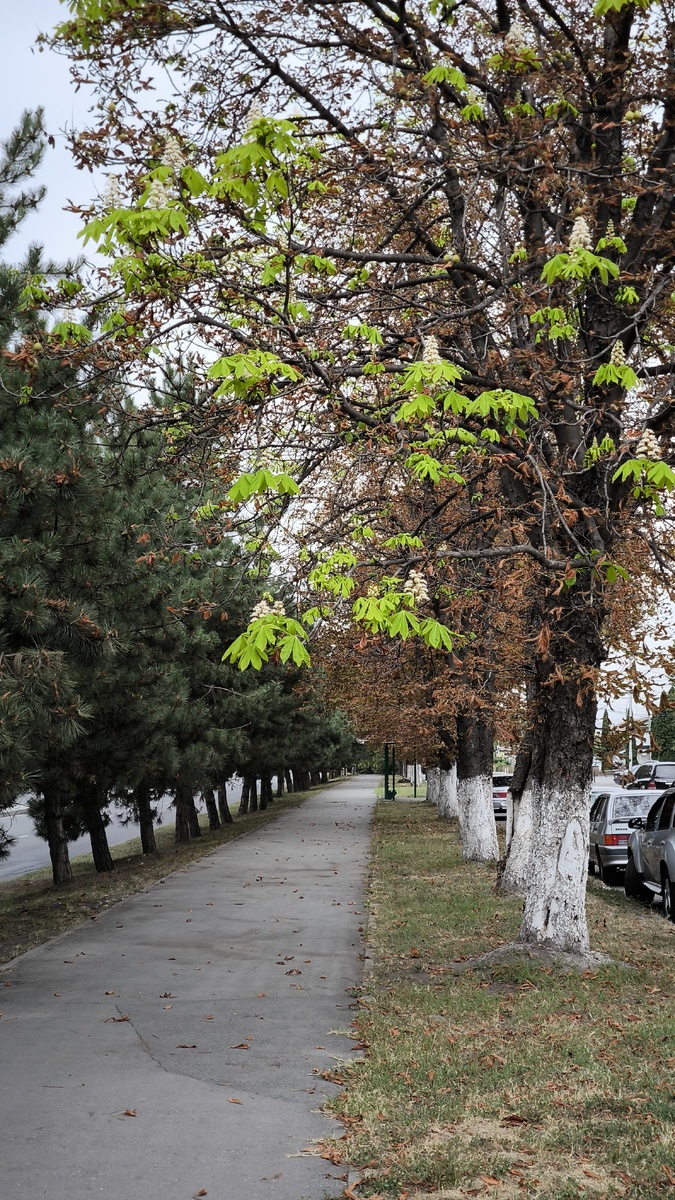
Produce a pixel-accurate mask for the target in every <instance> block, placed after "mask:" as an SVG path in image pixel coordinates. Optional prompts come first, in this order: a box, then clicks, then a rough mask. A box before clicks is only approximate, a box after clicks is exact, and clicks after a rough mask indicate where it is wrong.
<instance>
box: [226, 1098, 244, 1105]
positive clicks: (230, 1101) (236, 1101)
mask: <svg viewBox="0 0 675 1200" xmlns="http://www.w3.org/2000/svg"><path fill="white" fill-rule="evenodd" d="M227 1103H228V1104H243V1103H244V1101H243V1100H237V1099H235V1097H234V1096H230V1097H229V1098H228V1101H227Z"/></svg>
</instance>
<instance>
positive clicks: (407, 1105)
mask: <svg viewBox="0 0 675 1200" xmlns="http://www.w3.org/2000/svg"><path fill="white" fill-rule="evenodd" d="M494 878H495V874H494V869H491V868H489V867H484V866H482V865H479V864H466V863H462V861H461V858H460V854H459V848H458V843H457V837H456V830H455V827H454V824H453V825H450V826H448V824H446V823H441V822H439V821H438V819H437V817H436V816H435V814H434V812H433V811H432V810H431V809H430V808H429V807H427V806H426V805H403V804H402V805H396V804H380V805H379V806H378V809H377V814H376V821H375V837H374V847H373V862H372V878H371V884H370V890H369V908H370V913H371V920H370V923H369V937H370V941H371V945H372V947H373V950H372V951H371V953H373V952H374V955H375V960H376V966H375V968H374V971H373V972H372V974H370V975H369V977H368V978H367V981H366V983H365V986H364V989H363V993H364V994H363V995H362V997H361V1003H360V1007H359V1009H358V1015H357V1017H356V1019H355V1021H354V1022H353V1025H354V1029H355V1035H356V1036H357V1037H358V1040H359V1041H360V1042H362V1043H365V1044H366V1045H367V1047H368V1050H367V1053H366V1056H365V1058H364V1059H363V1061H361V1062H358V1063H351V1064H342V1065H341V1066H340V1067H339V1069H338V1072H337V1076H336V1078H337V1080H338V1081H340V1082H342V1083H344V1085H345V1089H344V1091H343V1092H342V1094H341V1095H340V1096H339V1097H338V1098H337V1099H336V1100H335V1101H334V1102H332V1109H333V1111H334V1112H336V1113H337V1114H338V1115H339V1116H340V1117H341V1119H342V1120H343V1122H344V1123H345V1126H346V1131H347V1136H346V1141H342V1142H339V1143H337V1144H338V1145H339V1146H340V1147H341V1148H342V1150H343V1154H344V1157H345V1159H347V1160H348V1161H350V1162H352V1163H354V1164H355V1165H357V1166H360V1167H361V1168H362V1169H364V1172H365V1174H364V1179H363V1182H362V1183H361V1185H360V1187H359V1188H358V1194H359V1196H363V1197H366V1196H375V1195H377V1196H381V1197H387V1198H389V1197H397V1198H403V1197H408V1198H411V1200H412V1197H418V1196H419V1197H421V1196H425V1197H427V1196H429V1195H433V1196H437V1197H439V1200H440V1197H447V1198H448V1200H450V1198H452V1200H455V1198H458V1200H459V1198H460V1197H465V1196H484V1197H490V1198H492V1197H494V1198H495V1200H496V1198H497V1197H500V1198H501V1200H514V1198H515V1197H522V1196H532V1197H540V1198H541V1200H543V1198H546V1200H572V1198H573V1197H585V1196H589V1197H590V1196H593V1197H596V1198H600V1197H607V1198H610V1197H615V1196H626V1197H631V1198H632V1200H638V1198H639V1200H652V1198H656V1197H658V1196H660V1195H664V1196H665V1195H673V1194H675V1193H674V1191H673V1189H674V1188H675V1126H674V1125H673V1121H674V1120H675V1094H674V1093H675V1078H674V1071H673V1067H674V1066H675V926H673V925H669V924H667V923H666V922H665V921H664V919H663V917H662V916H661V915H660V913H659V911H658V910H657V909H654V910H653V911H647V910H645V909H643V908H641V907H640V906H638V905H637V904H634V903H632V902H630V901H627V900H626V899H625V897H624V896H623V894H622V893H619V892H617V891H610V890H608V889H605V888H604V887H603V886H602V885H601V884H599V883H597V882H595V881H591V883H590V885H589V894H588V915H589V926H590V930H591V937H592V943H593V947H594V948H595V949H598V950H604V951H606V952H607V953H609V954H611V955H612V958H613V960H614V961H613V962H612V963H611V964H609V965H607V966H603V967H601V968H599V969H597V970H592V971H588V972H585V973H583V974H579V973H574V972H573V973H568V972H565V971H563V970H562V969H557V968H556V969H552V968H551V967H543V966H542V965H541V962H540V960H537V959H536V958H532V959H531V960H529V961H527V960H526V961H524V962H522V963H519V964H517V965H508V964H507V963H500V964H499V965H496V966H491V967H490V968H486V969H484V970H483V971H474V970H467V971H465V972H464V973H462V974H452V973H451V970H452V967H453V964H456V963H457V962H458V961H459V962H462V961H463V960H465V959H466V958H467V957H471V956H474V955H478V954H481V953H482V952H485V951H487V950H489V949H492V948H494V947H495V946H498V945H499V944H500V943H503V942H507V941H509V940H511V939H512V938H513V937H514V936H515V934H516V933H517V930H518V924H519V915H520V907H521V902H520V901H519V900H517V899H513V898H506V897H503V896H501V895H499V894H497V893H495V891H494Z"/></svg>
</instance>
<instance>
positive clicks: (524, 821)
mask: <svg viewBox="0 0 675 1200" xmlns="http://www.w3.org/2000/svg"><path fill="white" fill-rule="evenodd" d="M538 786H539V785H538V784H537V782H536V781H535V780H533V779H532V778H528V779H527V781H526V783H525V787H524V788H523V792H522V795H521V796H520V798H519V799H517V800H514V799H513V797H512V796H511V792H510V791H509V797H508V803H509V809H510V810H511V811H512V812H513V833H512V836H511V844H510V845H509V850H508V854H507V857H506V866H505V867H504V874H503V875H502V878H501V881H500V884H499V886H500V888H501V890H502V891H503V892H513V893H514V895H516V896H524V895H525V892H526V890H527V881H528V876H529V872H530V855H531V853H532V830H533V827H534V814H535V810H536V808H537V804H536V798H537V789H538Z"/></svg>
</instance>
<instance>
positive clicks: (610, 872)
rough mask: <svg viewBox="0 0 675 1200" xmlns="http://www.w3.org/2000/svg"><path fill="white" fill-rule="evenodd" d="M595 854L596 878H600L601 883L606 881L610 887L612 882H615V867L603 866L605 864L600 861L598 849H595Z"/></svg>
mask: <svg viewBox="0 0 675 1200" xmlns="http://www.w3.org/2000/svg"><path fill="white" fill-rule="evenodd" d="M597 855H598V878H599V879H601V880H602V882H603V883H606V884H607V886H608V887H611V886H612V884H614V883H616V868H615V867H606V866H605V864H604V863H603V861H602V858H601V857H600V851H599V850H598V851H597Z"/></svg>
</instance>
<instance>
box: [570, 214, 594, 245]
mask: <svg viewBox="0 0 675 1200" xmlns="http://www.w3.org/2000/svg"><path fill="white" fill-rule="evenodd" d="M569 245H570V250H591V249H592V248H593V241H592V239H591V231H590V229H589V228H588V221H587V220H586V218H585V217H577V219H576V220H575V222H574V225H573V226H572V232H571V234H570V242H569Z"/></svg>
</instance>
